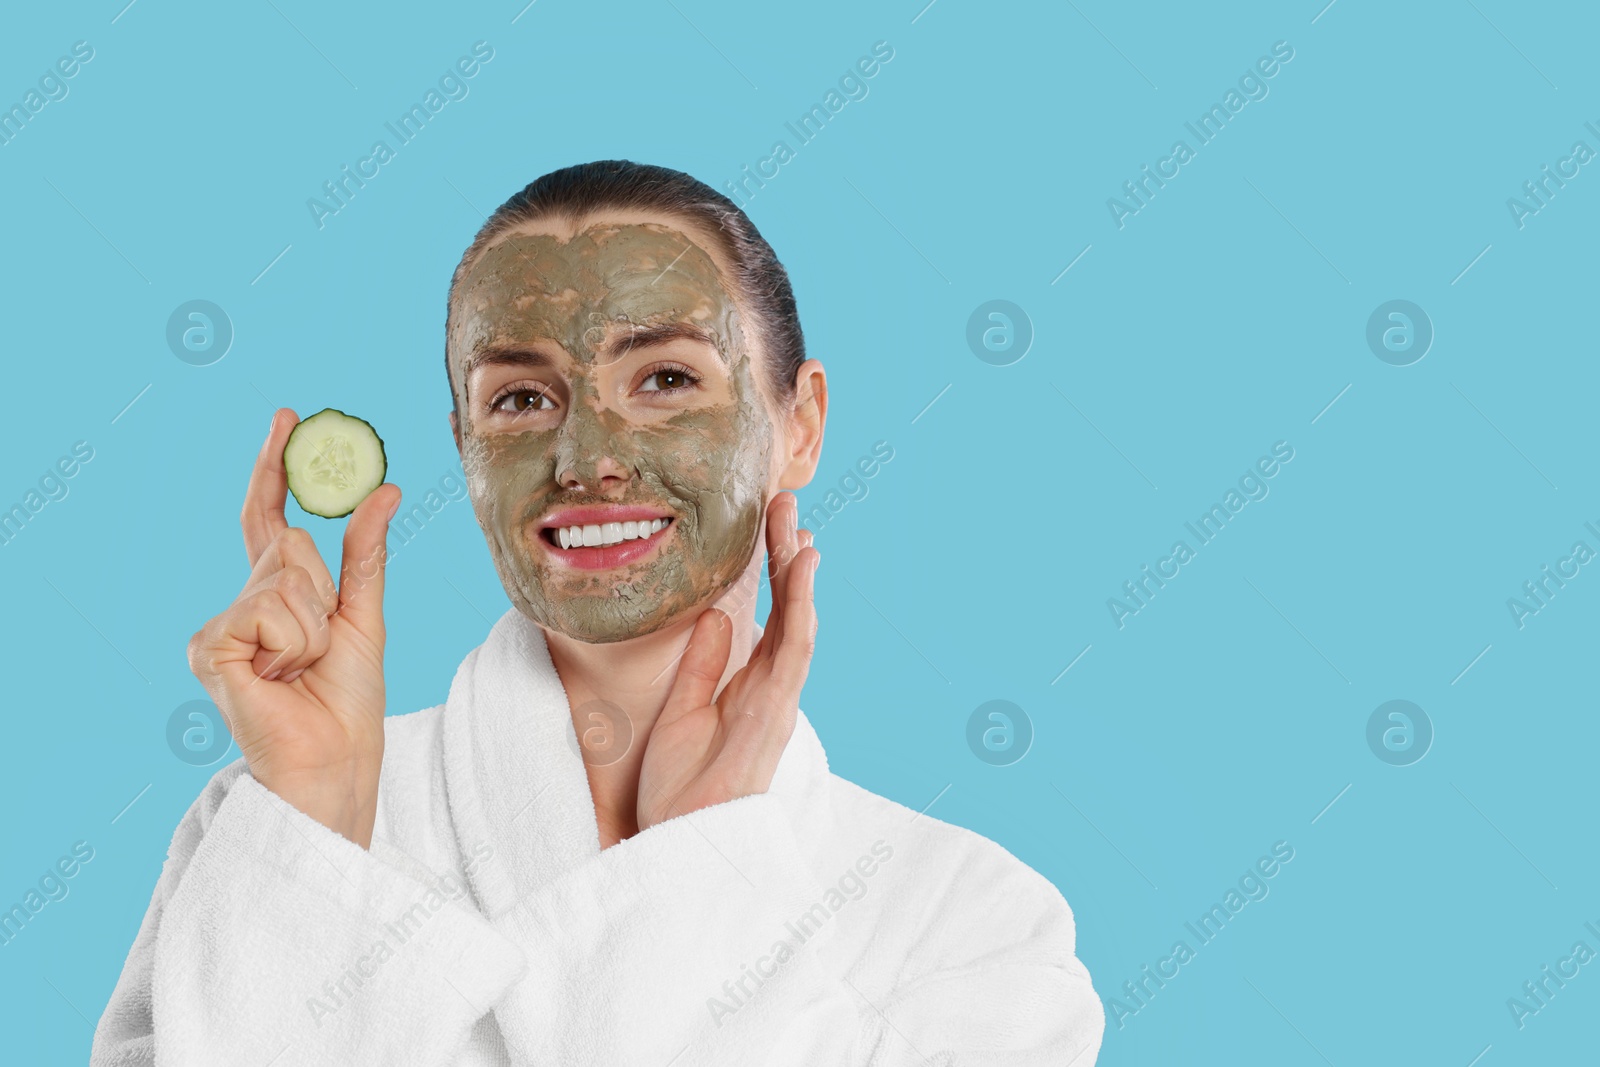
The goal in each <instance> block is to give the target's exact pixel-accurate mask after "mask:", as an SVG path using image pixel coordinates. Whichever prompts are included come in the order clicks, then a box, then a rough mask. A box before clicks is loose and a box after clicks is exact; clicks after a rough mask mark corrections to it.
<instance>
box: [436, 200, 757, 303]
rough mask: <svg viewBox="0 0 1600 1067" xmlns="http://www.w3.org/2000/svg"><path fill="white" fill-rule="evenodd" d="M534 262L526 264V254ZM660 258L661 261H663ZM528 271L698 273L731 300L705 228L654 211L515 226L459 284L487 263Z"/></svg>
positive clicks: (723, 262) (716, 248) (482, 253)
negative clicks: (689, 270) (579, 269)
mask: <svg viewBox="0 0 1600 1067" xmlns="http://www.w3.org/2000/svg"><path fill="white" fill-rule="evenodd" d="M530 250H531V251H532V252H533V253H534V254H535V255H537V257H538V259H537V260H536V261H534V262H529V256H528V253H529V251H530ZM663 256H665V257H666V258H665V260H664V261H663V260H662V257H663ZM508 259H509V260H510V261H511V262H513V263H515V264H517V265H519V266H520V267H522V268H524V269H525V271H526V270H527V269H530V268H531V269H534V270H537V269H539V268H543V269H544V270H547V271H553V272H560V271H562V270H564V269H571V268H573V267H579V266H581V267H587V268H590V269H596V270H600V271H603V272H604V273H605V274H608V275H611V276H615V275H616V274H618V273H621V272H640V271H655V272H656V274H655V275H652V277H656V276H657V275H661V274H664V273H665V272H667V271H669V270H670V271H676V272H678V273H680V274H681V273H684V271H685V269H686V264H685V263H684V261H685V260H690V261H691V262H690V263H689V264H687V267H695V268H699V270H698V272H697V273H699V274H700V275H701V278H700V281H701V283H702V285H703V286H704V287H707V288H712V289H720V290H722V291H723V292H724V293H728V294H731V293H732V292H733V286H731V285H729V284H728V281H727V279H729V278H731V277H732V270H731V269H730V268H731V265H730V264H729V263H728V262H727V259H726V257H725V256H724V254H723V251H722V249H721V247H720V245H719V242H717V241H716V240H714V239H712V238H711V237H710V236H709V235H708V234H707V232H706V231H705V229H704V227H703V226H701V225H699V224H697V223H695V222H692V221H690V220H687V219H682V218H678V217H676V216H671V215H666V214H663V213H661V212H655V211H606V212H600V213H596V214H592V215H587V216H583V217H581V218H572V217H570V216H564V215H563V216H546V217H543V218H537V219H530V220H526V221H524V222H519V223H517V224H515V225H513V226H511V227H509V228H507V229H506V230H504V231H502V232H500V233H499V234H497V235H495V237H494V239H493V240H491V241H490V242H489V243H488V244H487V245H485V246H484V247H483V248H482V249H481V250H479V252H478V253H477V256H476V258H475V260H474V262H473V264H472V266H471V267H470V268H469V270H468V271H467V273H466V275H465V278H464V281H466V282H467V283H468V284H471V283H472V281H473V279H474V278H476V277H478V276H479V275H480V273H481V270H480V268H482V267H483V266H484V265H485V263H486V261H499V262H504V261H506V260H508Z"/></svg>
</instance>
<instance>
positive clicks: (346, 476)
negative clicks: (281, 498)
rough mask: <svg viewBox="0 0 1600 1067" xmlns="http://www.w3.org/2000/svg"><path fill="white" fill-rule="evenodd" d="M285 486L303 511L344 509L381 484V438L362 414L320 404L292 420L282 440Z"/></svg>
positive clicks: (384, 464) (338, 514) (333, 514)
mask: <svg viewBox="0 0 1600 1067" xmlns="http://www.w3.org/2000/svg"><path fill="white" fill-rule="evenodd" d="M283 469H284V471H285V473H287V475H288V478H289V491H290V492H291V493H293V494H294V499H295V501H296V503H298V504H299V505H300V507H301V508H302V509H304V510H305V511H306V512H307V513H308V514H311V515H320V516H321V517H323V518H324V519H337V518H342V517H343V516H345V515H348V514H350V513H351V512H352V511H354V510H355V509H356V505H357V504H359V503H361V501H362V500H364V499H366V496H367V494H368V493H370V492H372V491H373V490H374V489H376V488H378V486H380V485H382V484H383V476H384V474H385V473H386V472H387V471H388V469H389V462H388V457H387V456H385V455H384V451H383V438H381V437H379V436H378V432H377V431H376V430H374V429H373V428H372V426H371V425H370V424H369V423H368V422H367V421H366V420H365V419H358V418H356V417H355V416H354V415H346V414H345V413H344V412H342V411H340V410H339V409H338V408H323V409H322V410H321V411H319V412H317V413H316V414H315V415H310V416H307V417H306V418H303V419H301V420H300V421H299V422H298V423H296V424H295V428H294V429H293V430H291V431H290V433H289V441H288V443H287V444H285V445H284V446H283Z"/></svg>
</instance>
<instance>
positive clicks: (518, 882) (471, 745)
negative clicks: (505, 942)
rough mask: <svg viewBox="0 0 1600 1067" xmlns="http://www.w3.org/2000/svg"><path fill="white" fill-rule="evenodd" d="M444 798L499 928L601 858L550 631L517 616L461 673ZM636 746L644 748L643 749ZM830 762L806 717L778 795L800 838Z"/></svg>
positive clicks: (446, 736)
mask: <svg viewBox="0 0 1600 1067" xmlns="http://www.w3.org/2000/svg"><path fill="white" fill-rule="evenodd" d="M442 729H443V758H444V778H445V791H446V795H447V797H448V800H449V807H450V816H451V819H452V823H453V826H454V828H455V834H456V838H457V843H458V845H459V849H460V855H461V856H463V857H464V858H470V857H472V856H474V855H475V854H477V850H479V849H480V848H481V847H482V846H483V845H484V844H485V843H487V844H489V845H491V846H492V847H493V849H494V852H493V855H494V862H492V863H481V864H469V870H468V880H469V882H470V884H471V886H472V889H473V892H474V893H475V895H476V896H477V898H478V902H479V905H480V907H481V908H482V910H483V912H484V914H485V915H486V916H488V917H489V918H490V919H491V920H493V919H495V918H496V917H498V916H500V915H502V914H504V913H505V912H507V911H509V910H510V909H511V908H513V907H514V906H515V905H516V903H517V901H518V900H520V899H522V898H523V897H524V896H526V895H527V894H529V893H531V892H532V891H534V890H536V889H538V888H539V887H540V886H542V885H544V884H546V883H547V882H549V881H551V880H553V879H555V878H557V877H559V876H560V875H562V874H563V873H565V872H566V871H569V870H571V869H572V868H574V867H576V866H578V865H580V864H582V863H585V862H587V861H589V860H591V859H593V858H594V857H596V856H598V855H599V854H600V835H599V828H598V825H597V823H596V817H595V807H594V798H593V796H591V795H590V792H589V780H588V776H587V775H586V774H585V771H584V763H583V758H582V756H580V755H579V752H578V746H577V735H576V732H575V731H574V729H573V724H572V716H571V710H570V706H569V704H568V702H567V694H566V690H565V689H564V688H563V687H562V684H561V678H560V676H559V675H558V674H557V672H556V669H555V664H554V663H552V662H551V660H550V651H549V648H548V646H547V645H546V642H545V638H544V633H543V631H541V630H540V629H539V627H538V626H536V625H535V624H534V623H532V622H531V621H529V620H528V619H527V618H526V617H525V616H523V615H522V614H521V613H520V612H518V611H517V610H516V609H515V608H512V609H510V610H508V611H507V612H506V613H505V614H504V615H502V616H501V617H500V620H499V621H498V622H496V623H495V624H494V627H493V629H491V630H490V632H489V637H488V639H487V640H486V641H485V642H484V643H483V644H482V645H480V646H478V647H477V648H475V649H473V650H472V651H471V652H470V653H468V654H467V657H466V658H465V659H464V660H463V661H462V663H461V666H460V667H459V668H458V669H457V670H456V674H455V678H454V680H453V681H452V682H451V685H450V695H449V697H448V699H447V700H446V703H445V710H444V716H443V725H442ZM634 743H636V744H637V743H639V742H638V741H637V740H635V742H634ZM827 773H828V762H827V756H826V754H825V753H824V752H823V749H822V744H821V742H820V740H819V739H818V737H817V735H816V732H815V730H813V729H812V727H811V724H810V722H809V721H808V720H807V719H806V717H805V714H804V712H801V713H799V714H798V716H797V717H796V720H795V728H794V734H793V735H792V736H791V737H790V739H789V743H788V746H787V747H786V748H785V749H784V752H783V756H782V757H781V758H780V760H779V763H778V769H777V771H776V773H775V774H774V776H773V781H772V785H771V786H770V787H769V789H768V793H771V794H773V795H776V796H778V797H779V798H780V799H781V800H783V801H784V804H785V808H786V810H787V811H788V814H789V816H790V819H791V820H792V822H793V823H794V825H795V827H796V830H797V832H798V831H799V829H800V827H801V826H802V825H803V824H804V822H805V821H806V819H805V816H806V814H807V811H808V810H809V811H810V813H811V821H814V819H815V815H816V814H817V812H816V810H815V809H816V807H817V806H818V805H819V804H822V803H824V800H823V796H824V788H823V787H824V783H825V779H826V777H827Z"/></svg>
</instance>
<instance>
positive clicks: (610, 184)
mask: <svg viewBox="0 0 1600 1067" xmlns="http://www.w3.org/2000/svg"><path fill="white" fill-rule="evenodd" d="M607 210H613V211H629V210H641V211H658V212H661V213H662V214H666V215H674V216H677V217H679V218H683V219H688V220H690V221H693V222H697V223H700V224H701V226H702V228H703V229H705V230H706V231H708V232H709V233H710V234H711V235H712V237H713V238H714V240H715V241H716V242H717V245H718V246H719V248H720V250H721V251H722V253H723V254H724V255H725V256H726V257H727V259H728V262H729V263H730V264H731V265H732V270H733V277H732V279H731V281H732V284H733V288H734V291H735V298H736V299H737V300H738V301H739V302H740V304H741V305H742V306H743V307H744V308H746V309H747V311H748V312H749V313H750V315H751V316H752V317H753V318H754V320H755V326H756V330H757V331H758V332H759V335H760V337H761V340H762V345H763V347H764V348H765V350H766V353H767V368H766V371H767V381H768V384H769V385H770V386H771V388H772V393H773V395H774V396H776V397H777V398H778V399H779V400H780V401H781V402H784V403H787V402H789V401H791V400H793V399H794V392H795V374H796V372H798V371H799V369H800V364H802V363H804V362H805V359H806V343H805V336H804V335H803V334H802V333H801V331H800V316H799V313H798V312H797V311H796V310H795V303H794V289H793V288H792V287H791V286H790V285H789V274H788V272H787V271H785V270H784V269H783V264H782V263H780V262H778V257H777V256H776V255H775V254H774V253H773V251H772V246H771V245H769V244H767V241H766V238H764V237H762V236H761V232H760V231H759V230H757V229H756V227H755V223H753V222H751V221H750V217H749V216H748V215H746V214H745V213H744V212H743V211H742V210H740V209H739V207H738V206H737V205H735V204H734V202H733V201H732V200H729V199H728V198H727V197H725V196H723V195H722V194H721V193H719V192H717V191H716V190H715V189H713V188H711V187H710V186H709V185H707V184H705V183H704V182H702V181H700V180H698V179H696V178H693V177H690V176H689V175H687V174H685V173H683V172H682V171H677V170H672V169H670V168H668V167H656V166H651V165H650V164H648V163H634V162H632V161H631V160H626V159H606V160H599V161H597V162H594V163H579V164H577V165H576V166H572V167H563V168H562V169H560V170H554V171H551V172H550V173H549V174H546V175H545V176H544V177H542V178H538V179H536V180H534V181H533V182H531V183H530V184H529V185H528V186H527V187H526V188H524V189H523V190H522V191H521V192H519V193H517V194H515V195H514V196H512V197H511V198H510V199H509V200H507V201H506V202H505V203H503V204H501V205H500V206H499V207H498V208H496V209H495V212H494V214H492V215H490V216H489V218H488V221H486V222H485V223H484V224H483V227H482V228H481V229H480V230H478V235H477V236H476V237H474V238H473V240H472V244H471V245H470V246H468V248H467V250H466V252H464V253H463V254H462V256H461V262H460V263H459V264H457V265H456V269H455V273H454V274H452V275H451V276H450V290H449V293H448V294H447V296H446V310H445V336H446V338H447V339H448V337H449V335H450V320H451V317H452V316H453V314H454V312H455V294H456V286H457V285H459V284H460V283H461V280H462V279H463V278H464V277H465V276H466V274H467V271H468V270H469V269H471V265H472V264H473V263H474V262H475V261H476V260H477V258H478V255H479V254H480V253H481V252H483V250H484V248H485V247H486V246H488V245H489V244H490V243H491V242H493V241H494V240H495V239H496V238H497V237H499V236H500V235H501V234H503V233H505V232H506V231H507V230H510V229H512V228H514V227H516V226H518V225H520V224H521V223H524V222H531V221H533V220H535V219H543V218H550V217H558V218H567V219H571V220H573V221H579V220H582V219H584V218H586V217H588V216H590V215H594V214H597V213H599V212H602V211H607ZM446 345H447V349H446V352H445V374H446V376H447V377H448V376H450V374H451V370H450V354H449V351H448V340H447V341H446ZM452 385H453V383H452Z"/></svg>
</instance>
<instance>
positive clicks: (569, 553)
mask: <svg viewBox="0 0 1600 1067" xmlns="http://www.w3.org/2000/svg"><path fill="white" fill-rule="evenodd" d="M611 521H613V522H615V521H617V520H615V519H613V520H611ZM677 525H678V524H677V523H676V522H669V523H667V525H666V526H665V527H663V528H662V529H660V530H657V531H656V532H655V533H653V534H651V535H650V536H649V537H636V538H634V539H633V540H631V541H619V542H618V543H617V544H614V545H595V546H593V547H576V548H562V547H561V546H560V544H559V542H558V543H551V541H550V539H549V538H547V537H546V536H545V533H544V530H543V529H541V530H540V531H539V532H538V533H535V534H534V535H533V537H532V539H533V540H534V541H536V542H538V545H539V547H540V548H541V549H543V550H544V551H545V552H546V553H548V554H549V556H550V558H551V559H552V560H553V561H555V563H556V564H557V565H558V566H563V567H573V568H576V569H577V570H584V571H603V570H610V569H611V568H613V567H623V566H626V565H627V564H629V563H633V562H635V561H637V560H639V559H642V558H643V557H645V556H647V555H649V554H650V553H651V552H654V551H655V550H656V546H657V545H659V544H661V542H662V541H664V540H666V538H667V537H668V536H670V535H671V533H672V531H673V530H674V529H676V528H677ZM545 529H550V527H545Z"/></svg>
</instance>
